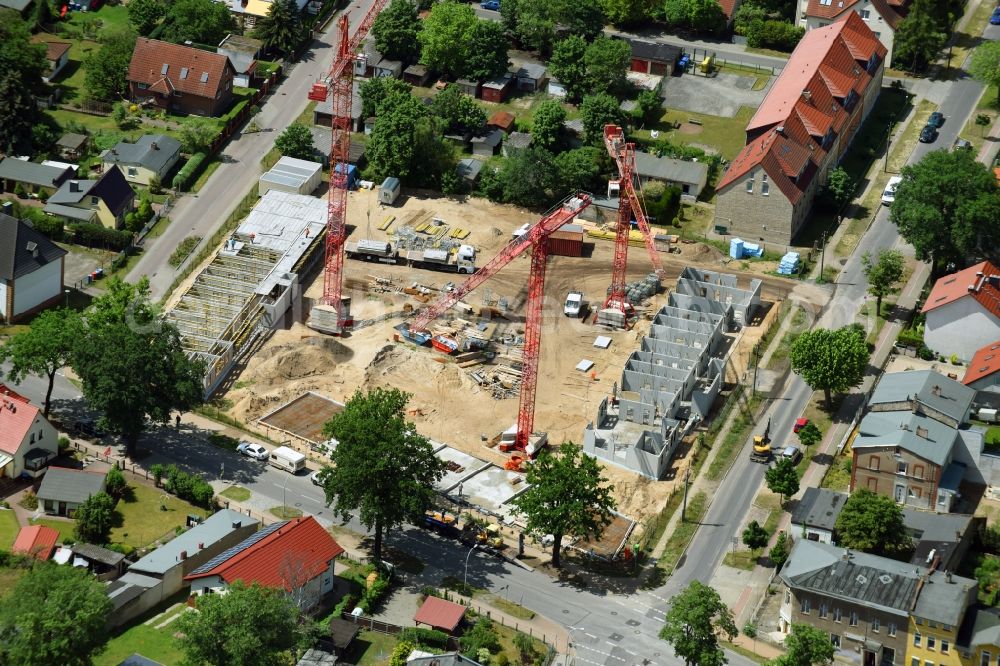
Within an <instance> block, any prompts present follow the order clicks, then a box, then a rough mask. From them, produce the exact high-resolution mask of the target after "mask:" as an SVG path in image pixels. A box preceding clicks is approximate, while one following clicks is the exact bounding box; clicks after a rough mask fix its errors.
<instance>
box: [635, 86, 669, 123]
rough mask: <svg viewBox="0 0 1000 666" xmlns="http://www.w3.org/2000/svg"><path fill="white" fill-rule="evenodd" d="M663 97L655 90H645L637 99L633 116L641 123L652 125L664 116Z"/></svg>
mask: <svg viewBox="0 0 1000 666" xmlns="http://www.w3.org/2000/svg"><path fill="white" fill-rule="evenodd" d="M663 113H664V109H663V98H662V97H660V93H658V92H657V91H655V90H643V91H642V92H641V93H639V96H638V97H637V98H636V100H635V108H634V109H633V110H632V117H633V118H635V120H636V122H637V123H639V124H640V125H651V124H653V123H656V122H659V120H660V118H662V117H663Z"/></svg>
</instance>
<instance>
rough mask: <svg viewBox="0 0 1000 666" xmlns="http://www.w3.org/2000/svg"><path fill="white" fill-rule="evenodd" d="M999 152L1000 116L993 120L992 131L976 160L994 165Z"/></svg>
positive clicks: (990, 165) (987, 164) (989, 165)
mask: <svg viewBox="0 0 1000 666" xmlns="http://www.w3.org/2000/svg"><path fill="white" fill-rule="evenodd" d="M987 92H988V91H987ZM983 94H986V93H983ZM998 152H1000V116H998V117H997V118H996V119H995V120H994V121H993V127H992V128H991V129H990V133H989V134H987V135H986V141H985V142H984V143H983V147H982V148H981V149H980V150H979V154H978V155H976V161H978V162H982V163H983V164H985V165H986V166H987V167H992V166H993V161H994V160H995V159H996V158H997V153H998Z"/></svg>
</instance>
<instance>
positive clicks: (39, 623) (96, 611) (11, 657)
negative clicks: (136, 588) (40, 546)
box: [0, 562, 111, 666]
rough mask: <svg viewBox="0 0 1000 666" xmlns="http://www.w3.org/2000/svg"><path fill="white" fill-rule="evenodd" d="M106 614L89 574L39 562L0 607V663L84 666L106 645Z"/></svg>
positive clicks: (100, 590)
mask: <svg viewBox="0 0 1000 666" xmlns="http://www.w3.org/2000/svg"><path fill="white" fill-rule="evenodd" d="M110 612H111V600H110V599H109V598H108V595H107V594H106V593H105V591H104V585H103V584H102V583H99V582H98V581H97V579H96V578H94V576H92V575H91V574H90V573H89V572H88V571H86V570H85V569H84V570H82V569H79V568H77V567H66V566H60V565H58V564H55V563H54V562H38V563H36V564H34V565H33V566H32V567H31V570H30V571H28V573H27V574H25V575H24V576H23V577H21V579H20V580H18V581H17V582H16V583H15V584H14V586H13V588H12V589H11V590H10V593H9V594H8V595H7V596H6V597H5V598H4V602H3V603H2V604H0V663H4V664H25V665H26V666H34V665H36V664H37V665H39V666H40V665H41V664H65V665H66V666H89V665H90V663H91V657H92V656H94V655H95V654H97V653H98V652H100V651H101V649H103V647H104V645H105V643H107V641H108V633H107V629H106V628H105V624H104V623H105V621H106V620H107V616H108V613H110Z"/></svg>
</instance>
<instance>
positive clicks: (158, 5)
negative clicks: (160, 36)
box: [125, 0, 167, 37]
mask: <svg viewBox="0 0 1000 666" xmlns="http://www.w3.org/2000/svg"><path fill="white" fill-rule="evenodd" d="M125 8H126V10H128V22H129V24H130V25H131V26H132V27H133V28H134V29H135V31H136V32H137V33H139V34H140V35H142V36H143V37H145V36H148V35H149V33H151V32H153V29H154V28H156V26H157V25H159V24H160V21H161V20H163V17H164V16H166V15H167V7H166V5H165V4H164V3H163V0H129V3H128V4H127V5H126V6H125Z"/></svg>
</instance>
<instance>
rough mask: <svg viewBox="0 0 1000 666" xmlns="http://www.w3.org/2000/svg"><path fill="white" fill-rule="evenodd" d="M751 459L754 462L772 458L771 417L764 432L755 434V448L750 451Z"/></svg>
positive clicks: (762, 461) (767, 460)
mask: <svg viewBox="0 0 1000 666" xmlns="http://www.w3.org/2000/svg"><path fill="white" fill-rule="evenodd" d="M750 460H752V461H753V462H760V463H766V462H770V460H771V419H768V420H767V427H766V428H764V434H762V435H754V438H753V449H752V450H751V451H750Z"/></svg>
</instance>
